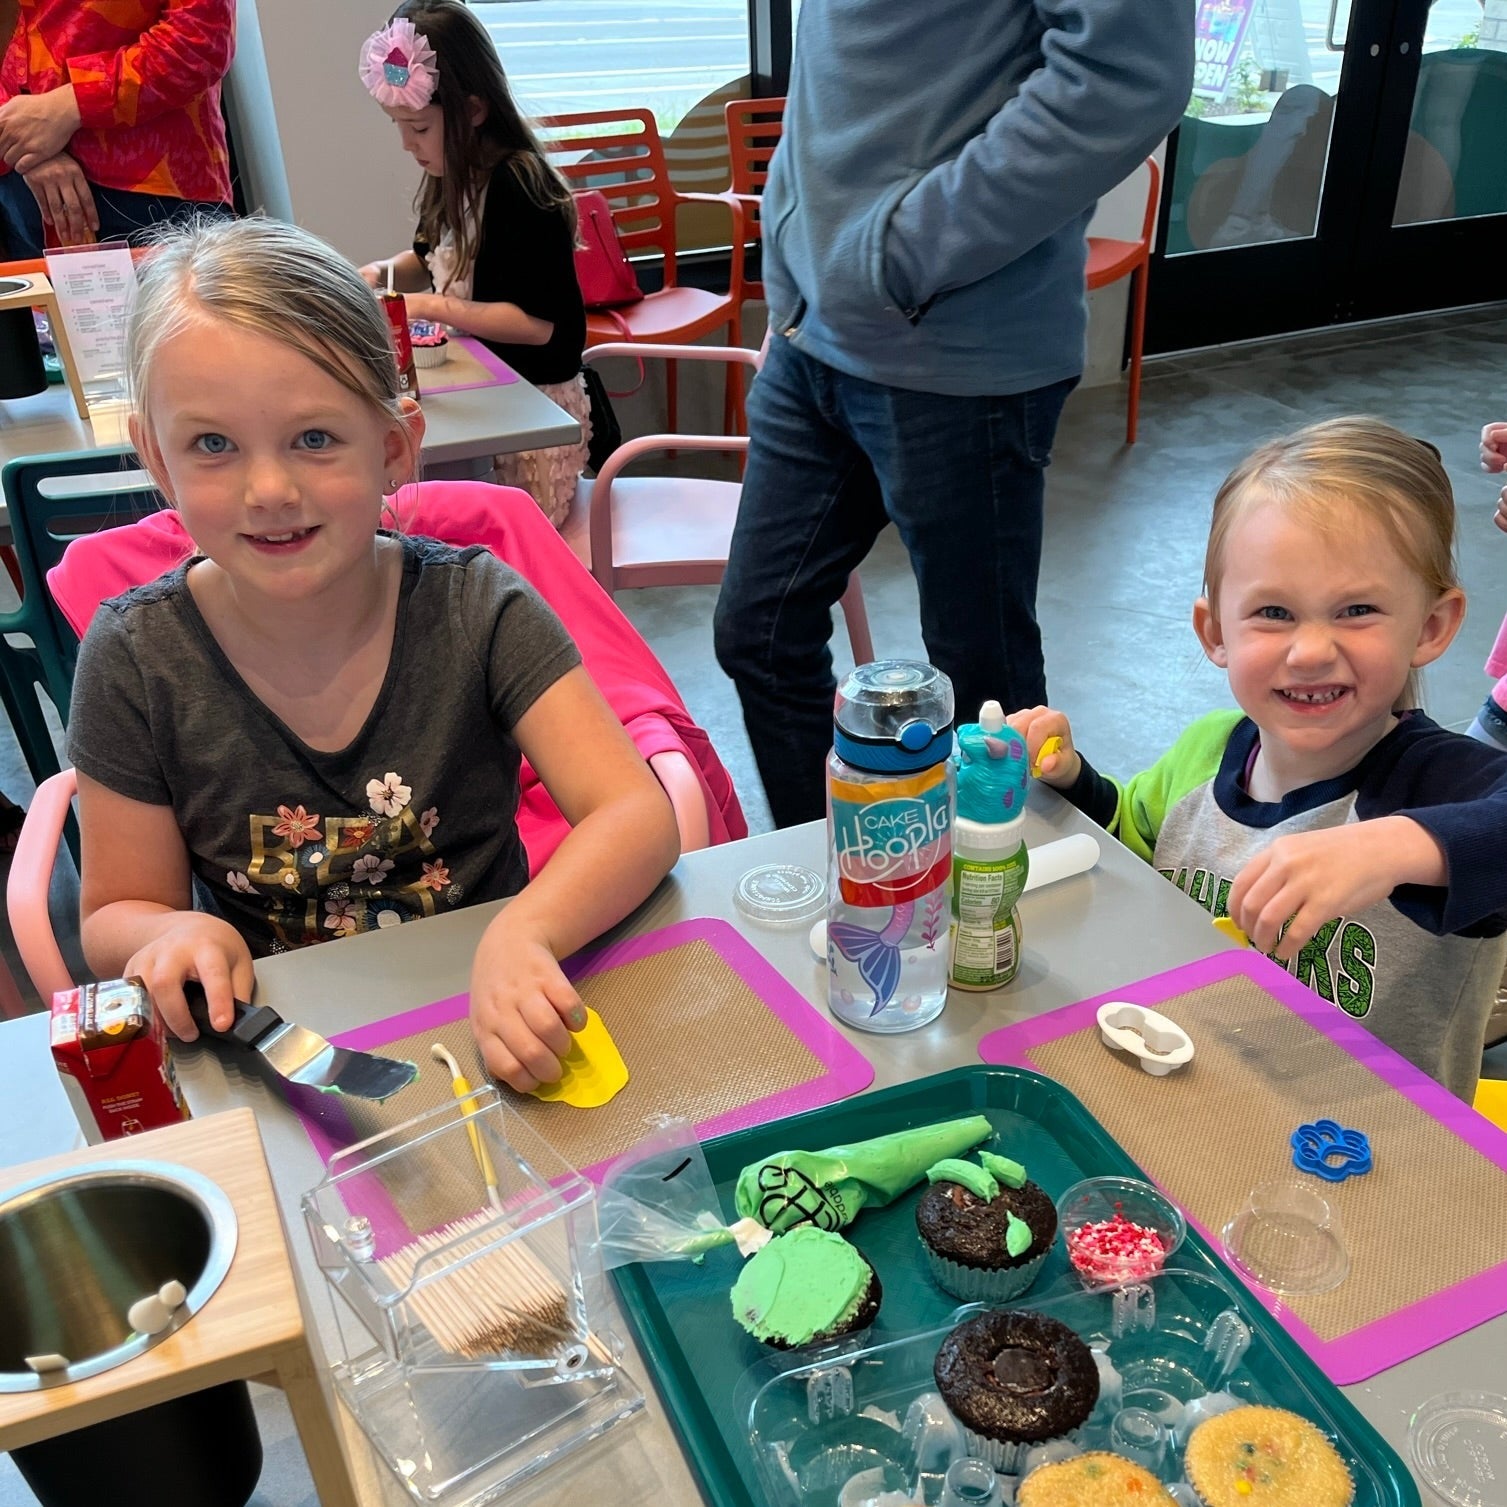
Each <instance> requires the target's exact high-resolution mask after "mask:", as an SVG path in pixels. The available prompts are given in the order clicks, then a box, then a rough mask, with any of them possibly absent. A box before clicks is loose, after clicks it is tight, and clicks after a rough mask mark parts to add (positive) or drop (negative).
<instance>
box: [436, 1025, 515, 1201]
mask: <svg viewBox="0 0 1507 1507" xmlns="http://www.w3.org/2000/svg"><path fill="white" fill-rule="evenodd" d="M429 1055H430V1056H431V1057H433V1058H434V1060H435V1061H436V1062H442V1063H444V1065H445V1066H446V1067H447V1068H448V1069H449V1070H450V1090H451V1092H452V1093H453V1094H454V1095H455V1097H456V1098H457V1099H459V1100H460V1107H461V1112H462V1113H463V1114H468V1115H469V1114H472V1113H474V1112H475V1110H476V1108H477V1104H476V1100H475V1099H474V1098H472V1097H471V1085H470V1084H469V1083H467V1082H466V1075H465V1074H464V1073H463V1072H461V1070H460V1064H459V1063H458V1062H457V1061H456V1060H455V1058H454V1057H453V1056H452V1055H451V1054H450V1052H449V1051H447V1050H446V1048H445V1047H443V1046H441V1045H440V1043H439V1042H437V1041H436V1042H433V1043H431V1045H430V1047H429ZM466 1134H467V1136H469V1137H470V1140H471V1154H472V1155H473V1156H474V1157H475V1158H476V1165H477V1167H478V1168H480V1169H481V1180H482V1182H484V1183H485V1184H486V1185H487V1202H488V1203H490V1204H492V1205H493V1206H494V1207H496V1206H500V1205H501V1203H502V1199H501V1197H500V1196H499V1195H498V1192H497V1173H496V1171H495V1170H494V1169H493V1167H492V1158H491V1157H489V1156H488V1155H487V1148H486V1147H485V1146H483V1145H482V1143H481V1132H480V1131H479V1130H478V1129H477V1128H476V1122H475V1121H474V1120H472V1121H469V1122H468V1123H467V1125H466Z"/></svg>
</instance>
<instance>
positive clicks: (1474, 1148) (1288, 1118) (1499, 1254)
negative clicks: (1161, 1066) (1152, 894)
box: [979, 949, 1507, 1383]
mask: <svg viewBox="0 0 1507 1507" xmlns="http://www.w3.org/2000/svg"><path fill="white" fill-rule="evenodd" d="M1111 1000H1116V1001H1125V1002H1128V1003H1130V1004H1136V1005H1143V1006H1147V1007H1150V1008H1154V1009H1156V1010H1158V1011H1159V1012H1160V1013H1161V1014H1163V1015H1165V1016H1167V1017H1168V1018H1169V1019H1171V1020H1173V1021H1175V1022H1176V1023H1177V1024H1178V1025H1179V1026H1181V1027H1182V1028H1183V1030H1185V1031H1186V1032H1187V1033H1188V1035H1189V1036H1190V1037H1191V1038H1192V1040H1193V1045H1194V1057H1193V1060H1192V1062H1190V1063H1189V1064H1188V1066H1187V1067H1185V1068H1182V1069H1180V1070H1178V1071H1177V1072H1174V1073H1171V1074H1169V1075H1168V1076H1166V1077H1161V1078H1156V1077H1152V1076H1151V1075H1150V1074H1148V1073H1145V1072H1143V1071H1142V1070H1141V1069H1140V1067H1138V1066H1137V1065H1136V1063H1135V1061H1134V1059H1132V1058H1131V1057H1129V1056H1128V1055H1127V1054H1125V1053H1123V1052H1115V1051H1111V1050H1110V1049H1109V1048H1108V1047H1106V1046H1104V1044H1103V1042H1102V1040H1101V1039H1100V1035H1099V1028H1098V1022H1097V1019H1096V1012H1097V1010H1098V1008H1099V1006H1100V1005H1102V1004H1106V1003H1108V1002H1109V1001H1111ZM979 1056H980V1057H982V1058H983V1060H984V1061H985V1062H994V1063H1005V1064H1009V1065H1013V1066H1019V1067H1025V1068H1030V1069H1031V1070H1032V1071H1034V1072H1038V1073H1042V1074H1044V1075H1045V1076H1046V1077H1048V1078H1052V1079H1054V1080H1055V1081H1056V1082H1058V1083H1061V1084H1062V1085H1063V1086H1064V1087H1065V1088H1068V1089H1070V1090H1071V1091H1072V1092H1073V1093H1075V1094H1076V1095H1077V1096H1078V1097H1079V1098H1080V1099H1081V1100H1082V1101H1083V1103H1084V1104H1085V1105H1087V1107H1088V1109H1089V1110H1090V1111H1091V1112H1092V1113H1093V1114H1094V1115H1095V1116H1096V1117H1097V1119H1098V1120H1099V1122H1100V1123H1101V1124H1102V1125H1103V1126H1104V1128H1105V1129H1106V1130H1107V1131H1108V1132H1109V1133H1110V1134H1111V1135H1112V1136H1114V1138H1115V1139H1116V1140H1117V1141H1119V1143H1120V1144H1121V1145H1122V1146H1123V1147H1124V1148H1125V1150H1126V1151H1127V1152H1128V1153H1129V1154H1130V1156H1132V1157H1133V1158H1134V1159H1135V1161H1136V1162H1137V1163H1139V1165H1140V1166H1141V1167H1142V1168H1144V1169H1145V1171H1146V1173H1147V1174H1148V1176H1150V1177H1151V1178H1152V1180H1153V1181H1154V1182H1156V1183H1157V1184H1158V1185H1159V1186H1160V1187H1161V1188H1162V1190H1163V1191H1164V1192H1165V1193H1167V1194H1168V1195H1169V1196H1170V1197H1172V1198H1174V1199H1175V1200H1176V1201H1177V1202H1178V1203H1179V1204H1180V1205H1181V1206H1182V1208H1183V1210H1184V1212H1185V1213H1186V1214H1187V1215H1188V1219H1189V1222H1190V1223H1192V1224H1194V1225H1196V1226H1197V1228H1198V1230H1199V1233H1200V1234H1202V1235H1203V1237H1204V1239H1205V1240H1207V1241H1208V1242H1209V1243H1210V1245H1211V1246H1212V1247H1213V1248H1214V1249H1215V1250H1216V1251H1218V1250H1219V1231H1220V1229H1221V1228H1222V1227H1223V1225H1224V1223H1225V1222H1226V1220H1228V1219H1229V1218H1230V1217H1231V1216H1232V1215H1233V1214H1235V1212H1236V1211H1237V1210H1238V1209H1239V1207H1240V1205H1241V1203H1242V1201H1243V1200H1244V1198H1245V1196H1246V1194H1248V1193H1249V1192H1250V1190H1251V1189H1252V1188H1254V1187H1256V1186H1257V1185H1258V1184H1260V1183H1264V1182H1267V1181H1269V1180H1272V1179H1278V1178H1292V1179H1297V1180H1301V1181H1305V1182H1309V1183H1311V1185H1312V1186H1313V1187H1314V1188H1315V1189H1317V1190H1318V1191H1320V1192H1321V1193H1322V1194H1323V1195H1324V1197H1325V1198H1327V1199H1328V1200H1329V1201H1330V1203H1331V1205H1332V1206H1333V1207H1335V1208H1337V1209H1338V1211H1339V1215H1340V1219H1341V1221H1342V1224H1343V1227H1344V1234H1345V1243H1346V1246H1347V1248H1348V1251H1349V1255H1350V1274H1349V1276H1348V1277H1347V1278H1346V1279H1345V1280H1344V1281H1343V1282H1342V1283H1341V1284H1340V1285H1339V1286H1338V1287H1337V1288H1335V1289H1334V1290H1333V1291H1331V1292H1327V1293H1320V1294H1317V1295H1312V1296H1303V1297H1298V1296H1293V1297H1281V1298H1279V1297H1277V1296H1275V1295H1274V1294H1271V1293H1268V1292H1266V1291H1265V1289H1263V1288H1259V1287H1256V1288H1253V1289H1252V1291H1253V1292H1254V1294H1255V1296H1256V1297H1257V1298H1258V1299H1259V1300H1260V1301H1262V1302H1263V1303H1265V1305H1266V1307H1267V1308H1269V1309H1270V1310H1271V1312H1272V1313H1273V1314H1274V1315H1275V1316H1276V1317H1277V1319H1278V1320H1280V1322H1281V1323H1282V1324H1283V1325H1284V1326H1285V1327H1286V1328H1287V1330H1288V1332H1289V1333H1290V1334H1292V1336H1293V1338H1294V1339H1296V1340H1297V1341H1298V1343H1299V1344H1301V1345H1302V1346H1303V1348H1304V1349H1305V1350H1307V1351H1308V1353H1309V1354H1310V1355H1311V1356H1312V1357H1313V1359H1314V1360H1315V1361H1316V1362H1317V1363H1318V1364H1319V1366H1321V1367H1322V1368H1323V1370H1324V1372H1325V1373H1326V1374H1327V1375H1328V1376H1329V1377H1330V1378H1331V1379H1332V1380H1333V1381H1336V1382H1340V1383H1348V1382H1357V1381H1361V1380H1363V1379H1364V1378H1366V1377H1368V1376H1373V1375H1375V1374H1376V1372H1378V1371H1382V1370H1385V1369H1386V1368H1387V1367H1388V1366H1393V1365H1396V1364H1397V1363H1398V1362H1399V1361H1403V1360H1407V1359H1408V1358H1409V1357H1411V1356H1414V1355H1418V1354H1419V1353H1421V1352H1422V1351H1424V1350H1428V1349H1430V1348H1431V1347H1432V1346H1434V1345H1438V1344H1441V1343H1442V1342H1443V1341H1445V1340H1447V1339H1451V1338H1453V1337H1454V1336H1455V1335H1457V1334H1462V1333H1464V1332H1465V1331H1466V1330H1467V1329H1473V1328H1474V1327H1475V1326H1476V1325H1478V1324H1482V1323H1484V1322H1485V1321H1486V1320H1487V1319H1491V1318H1495V1317H1496V1316H1497V1315H1498V1314H1500V1313H1502V1312H1504V1311H1507V1135H1503V1133H1502V1132H1501V1131H1500V1130H1498V1129H1497V1128H1496V1127H1495V1126H1494V1125H1493V1124H1491V1122H1490V1121H1489V1120H1485V1119H1483V1118H1482V1117H1481V1116H1480V1115H1478V1114H1476V1113H1475V1111H1474V1110H1472V1109H1471V1108H1470V1106H1469V1105H1467V1104H1464V1103H1462V1102H1461V1101H1460V1100H1459V1099H1456V1098H1455V1097H1454V1095H1452V1094H1450V1093H1448V1092H1447V1091H1446V1090H1445V1089H1443V1088H1441V1087H1440V1086H1439V1085H1438V1084H1437V1083H1435V1082H1434V1081H1433V1080H1432V1079H1431V1078H1429V1077H1427V1076H1426V1075H1425V1074H1424V1073H1422V1072H1420V1071H1419V1070H1418V1069H1417V1068H1415V1067H1414V1066H1413V1065H1412V1064H1411V1063H1410V1062H1407V1061H1405V1060H1404V1059H1403V1058H1401V1057H1399V1056H1398V1055H1397V1054H1396V1053H1395V1052H1393V1051H1392V1050H1391V1049H1390V1048H1389V1047H1386V1046H1383V1045H1382V1043H1381V1042H1379V1041H1378V1040H1377V1039H1376V1038H1375V1037H1374V1036H1372V1035H1371V1034H1370V1032H1368V1031H1367V1030H1366V1029H1365V1028H1364V1026H1362V1025H1361V1024H1360V1023H1359V1022H1358V1021H1356V1020H1353V1019H1351V1017H1349V1016H1348V1015H1346V1014H1345V1013H1344V1012H1343V1011H1341V1010H1340V1009H1338V1008H1337V1007H1336V1006H1334V1005H1331V1004H1329V1003H1328V1002H1327V1001H1325V1000H1323V999H1321V998H1320V997H1319V996H1318V995H1317V994H1315V993H1313V992H1312V991H1311V990H1309V989H1308V988H1307V987H1306V986H1305V985H1303V984H1300V983H1298V982H1297V980H1296V979H1294V978H1293V977H1292V976H1291V975H1290V974H1288V973H1286V972H1284V971H1283V970H1282V969H1281V968H1280V967H1279V966H1278V965H1277V964H1275V963H1273V962H1272V961H1271V960H1270V959H1268V958H1265V957H1263V956H1261V955H1260V954H1258V953H1255V952H1252V951H1250V950H1248V949H1239V950H1231V951H1227V952H1221V953H1218V954H1216V955H1215V956H1214V957H1210V958H1204V959H1201V960H1200V961H1198V962H1196V963H1189V964H1186V965H1185V966H1184V967H1181V968H1174V969H1172V970H1171V971H1170V972H1168V973H1160V974H1156V975H1155V976H1153V977H1151V978H1148V979H1142V980H1141V981H1140V982H1139V983H1135V984H1127V985H1125V986H1124V987H1123V988H1120V989H1116V990H1114V991H1113V992H1112V993H1109V994H1101V995H1099V996H1097V997H1096V998H1094V999H1089V1000H1084V1001H1082V1002H1081V1003H1079V1004H1076V1005H1068V1006H1066V1007H1065V1008H1064V1009H1061V1010H1054V1011H1052V1012H1050V1013H1049V1014H1046V1015H1040V1016H1036V1017H1035V1018H1034V1019H1031V1020H1025V1021H1020V1022H1019V1023H1017V1024H1015V1025H1011V1026H1005V1027H1004V1028H1003V1029H1001V1030H998V1031H994V1032H991V1033H990V1034H989V1035H988V1036H986V1037H984V1039H983V1040H982V1041H981V1042H980V1043H979ZM1318 1119H1330V1120H1336V1121H1338V1122H1339V1123H1340V1124H1341V1125H1343V1126H1347V1127H1351V1128H1354V1129H1358V1130H1362V1131H1364V1132H1365V1133H1366V1135H1367V1136H1368V1137H1369V1139H1370V1142H1371V1148H1372V1155H1373V1158H1374V1162H1375V1165H1374V1167H1373V1169H1372V1171H1370V1172H1368V1173H1366V1174H1365V1175H1364V1176H1360V1177H1350V1178H1347V1179H1346V1180H1345V1181H1344V1182H1341V1183H1331V1182H1327V1181H1321V1180H1320V1179H1318V1178H1313V1177H1308V1176H1305V1175H1304V1174H1302V1173H1300V1172H1299V1171H1298V1170H1297V1168H1296V1167H1294V1166H1293V1163H1292V1147H1291V1144H1290V1139H1289V1138H1290V1137H1291V1135H1292V1133H1293V1131H1294V1130H1295V1129H1296V1128H1297V1127H1298V1126H1299V1125H1301V1124H1305V1123H1311V1122H1312V1121H1314V1120H1318Z"/></svg>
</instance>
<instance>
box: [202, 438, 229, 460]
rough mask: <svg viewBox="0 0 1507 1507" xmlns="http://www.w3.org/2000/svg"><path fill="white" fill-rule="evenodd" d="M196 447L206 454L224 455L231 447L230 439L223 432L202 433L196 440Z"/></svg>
mask: <svg viewBox="0 0 1507 1507" xmlns="http://www.w3.org/2000/svg"><path fill="white" fill-rule="evenodd" d="M194 448H195V449H197V450H201V451H203V453H204V454H205V455H224V454H225V453H226V451H228V450H229V449H230V441H229V440H228V439H226V438H225V436H224V435H223V434H201V435H200V436H199V437H198V439H196V440H195V441H194Z"/></svg>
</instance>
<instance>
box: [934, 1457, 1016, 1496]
mask: <svg viewBox="0 0 1507 1507" xmlns="http://www.w3.org/2000/svg"><path fill="white" fill-rule="evenodd" d="M1000 1499H1001V1494H1000V1489H999V1477H998V1476H997V1475H996V1474H995V1473H994V1467H993V1466H992V1465H991V1464H990V1463H989V1462H988V1461H987V1460H975V1459H973V1458H972V1457H969V1458H967V1459H964V1460H954V1461H953V1462H952V1464H951V1465H949V1466H948V1467H947V1474H946V1475H945V1476H944V1477H943V1478H942V1496H941V1500H940V1501H939V1502H938V1504H937V1507H1000Z"/></svg>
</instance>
